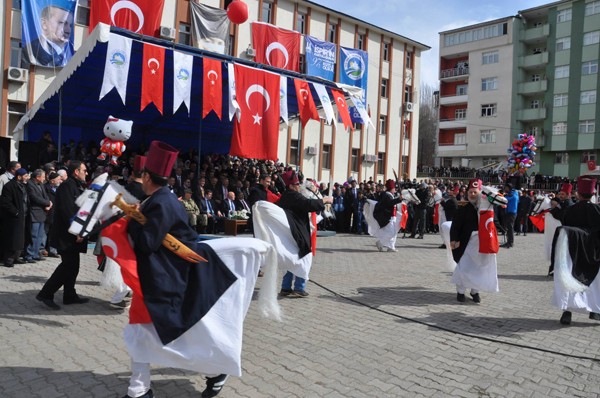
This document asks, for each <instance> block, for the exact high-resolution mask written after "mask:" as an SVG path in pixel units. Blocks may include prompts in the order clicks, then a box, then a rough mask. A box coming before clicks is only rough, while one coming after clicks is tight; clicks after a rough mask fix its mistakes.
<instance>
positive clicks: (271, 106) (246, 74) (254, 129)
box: [229, 64, 279, 160]
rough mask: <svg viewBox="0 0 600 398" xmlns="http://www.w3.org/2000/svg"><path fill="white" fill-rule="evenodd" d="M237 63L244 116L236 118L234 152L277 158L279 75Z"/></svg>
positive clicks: (239, 101) (261, 157)
mask: <svg viewBox="0 0 600 398" xmlns="http://www.w3.org/2000/svg"><path fill="white" fill-rule="evenodd" d="M234 67H235V93H236V97H237V102H238V104H239V106H240V118H239V120H238V119H237V118H235V119H234V122H233V135H232V137H231V149H230V150H229V154H230V155H231V156H240V157H243V158H256V159H271V160H273V159H277V146H278V144H279V75H277V74H275V73H270V72H266V71H264V70H259V69H255V68H249V67H246V66H242V65H238V64H236V65H234Z"/></svg>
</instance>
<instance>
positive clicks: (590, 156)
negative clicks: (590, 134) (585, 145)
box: [581, 151, 596, 163]
mask: <svg viewBox="0 0 600 398" xmlns="http://www.w3.org/2000/svg"><path fill="white" fill-rule="evenodd" d="M591 161H594V162H595V161H596V152H595V151H583V152H581V163H587V162H591Z"/></svg>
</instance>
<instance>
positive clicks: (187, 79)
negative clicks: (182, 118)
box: [173, 51, 194, 116]
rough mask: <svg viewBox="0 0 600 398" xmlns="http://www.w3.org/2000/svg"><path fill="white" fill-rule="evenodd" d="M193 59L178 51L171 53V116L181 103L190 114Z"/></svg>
mask: <svg viewBox="0 0 600 398" xmlns="http://www.w3.org/2000/svg"><path fill="white" fill-rule="evenodd" d="M193 68H194V57H193V56H192V55H190V54H184V53H181V52H179V51H173V114H175V112H177V109H179V107H180V106H181V104H182V103H184V104H185V106H186V107H187V110H188V116H189V114H190V97H191V94H192V75H193V73H192V72H193Z"/></svg>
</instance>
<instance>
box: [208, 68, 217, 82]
mask: <svg viewBox="0 0 600 398" xmlns="http://www.w3.org/2000/svg"><path fill="white" fill-rule="evenodd" d="M210 75H215V78H214V79H211V78H210ZM206 77H207V78H208V80H210V84H215V82H216V81H217V79H218V78H219V75H218V74H217V72H215V71H214V70H212V69H211V70H209V71H208V73H207V74H206Z"/></svg>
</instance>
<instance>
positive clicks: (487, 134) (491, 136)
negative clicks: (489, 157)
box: [479, 130, 496, 144]
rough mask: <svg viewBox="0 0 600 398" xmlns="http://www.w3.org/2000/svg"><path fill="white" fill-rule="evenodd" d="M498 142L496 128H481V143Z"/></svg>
mask: <svg viewBox="0 0 600 398" xmlns="http://www.w3.org/2000/svg"><path fill="white" fill-rule="evenodd" d="M495 142H496V130H481V131H480V134H479V143H481V144H494V143H495Z"/></svg>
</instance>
